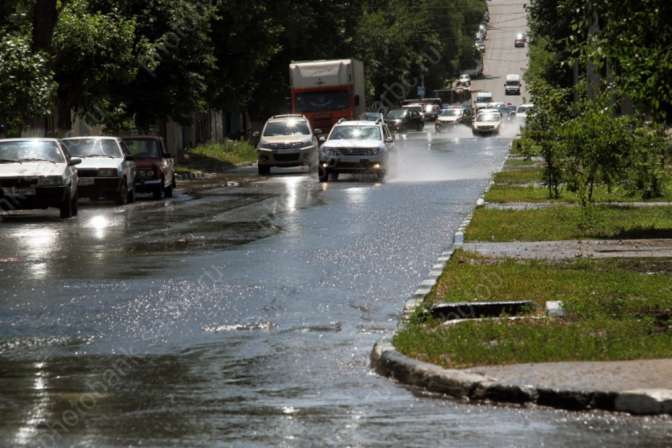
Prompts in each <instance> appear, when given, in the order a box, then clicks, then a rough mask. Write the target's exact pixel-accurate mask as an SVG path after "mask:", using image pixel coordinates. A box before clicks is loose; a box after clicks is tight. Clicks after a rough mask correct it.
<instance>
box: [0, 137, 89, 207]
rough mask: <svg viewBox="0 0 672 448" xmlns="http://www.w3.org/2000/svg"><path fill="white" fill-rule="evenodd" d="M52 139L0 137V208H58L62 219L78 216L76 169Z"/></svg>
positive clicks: (73, 162) (67, 155)
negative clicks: (1, 138) (2, 138)
mask: <svg viewBox="0 0 672 448" xmlns="http://www.w3.org/2000/svg"><path fill="white" fill-rule="evenodd" d="M80 163H82V160H81V159H79V158H74V157H70V154H68V152H67V150H66V149H65V148H64V147H63V146H62V145H61V143H60V142H59V141H58V140H55V139H43V138H38V139H6V140H0V209H2V210H5V211H12V210H30V209H46V208H49V207H55V208H58V209H59V211H60V216H61V218H62V219H67V218H71V217H73V216H77V199H78V196H77V195H78V189H77V170H76V168H75V166H76V165H78V164H80Z"/></svg>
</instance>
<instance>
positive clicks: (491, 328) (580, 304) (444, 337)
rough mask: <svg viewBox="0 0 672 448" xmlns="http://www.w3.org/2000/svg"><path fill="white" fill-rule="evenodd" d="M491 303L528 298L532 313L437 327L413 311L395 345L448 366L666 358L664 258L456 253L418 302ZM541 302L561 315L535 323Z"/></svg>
mask: <svg viewBox="0 0 672 448" xmlns="http://www.w3.org/2000/svg"><path fill="white" fill-rule="evenodd" d="M499 300H531V301H533V302H534V303H536V305H537V306H536V312H534V313H533V314H532V315H531V316H530V318H529V319H523V320H518V321H507V320H502V321H477V322H467V323H464V324H460V325H457V326H450V327H446V326H444V325H442V322H439V321H433V320H426V319H425V318H424V317H423V316H425V314H424V313H423V312H422V311H419V312H418V313H417V314H416V316H415V317H414V319H413V321H412V323H411V324H410V325H408V326H407V327H405V328H404V329H403V330H402V331H401V332H399V334H398V335H397V336H396V338H395V340H394V343H395V345H396V347H397V348H398V349H400V350H401V351H402V352H403V353H405V354H406V355H408V356H413V357H416V358H419V359H422V360H425V361H429V362H434V363H437V364H440V365H442V366H444V367H451V368H462V367H470V366H475V365H497V364H510V363H526V362H555V361H581V360H627V359H638V358H659V357H670V356H672V331H671V328H672V259H658V260H654V261H652V260H629V259H614V260H575V261H568V262H547V261H522V260H515V259H496V258H488V257H482V256H479V255H475V254H471V253H468V252H463V251H458V252H457V253H456V254H455V256H454V257H453V259H452V260H451V262H450V264H449V266H448V268H447V269H446V271H445V272H444V274H443V276H442V277H441V278H440V280H439V282H438V284H437V286H436V287H435V288H434V290H433V291H432V293H431V294H430V295H429V296H428V298H427V302H426V304H425V306H430V305H432V304H436V303H443V302H470V301H499ZM549 300H560V301H563V303H564V309H565V312H566V316H565V318H563V319H542V317H543V310H544V303H545V302H546V301H549Z"/></svg>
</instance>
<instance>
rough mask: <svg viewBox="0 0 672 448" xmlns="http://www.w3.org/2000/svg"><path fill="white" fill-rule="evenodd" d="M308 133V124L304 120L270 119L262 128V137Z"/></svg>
mask: <svg viewBox="0 0 672 448" xmlns="http://www.w3.org/2000/svg"><path fill="white" fill-rule="evenodd" d="M293 135H310V129H309V128H308V124H307V123H306V122H305V121H304V120H287V121H272V122H270V123H268V124H267V125H266V128H265V129H264V137H281V136H293Z"/></svg>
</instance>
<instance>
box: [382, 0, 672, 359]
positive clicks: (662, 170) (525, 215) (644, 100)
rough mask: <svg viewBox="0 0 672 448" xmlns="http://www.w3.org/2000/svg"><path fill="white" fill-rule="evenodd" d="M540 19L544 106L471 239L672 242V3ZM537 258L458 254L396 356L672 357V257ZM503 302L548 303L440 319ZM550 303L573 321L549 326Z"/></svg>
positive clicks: (537, 80)
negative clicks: (438, 313)
mask: <svg viewBox="0 0 672 448" xmlns="http://www.w3.org/2000/svg"><path fill="white" fill-rule="evenodd" d="M528 10H529V15H530V28H531V35H530V50H529V54H530V68H529V71H528V72H527V75H526V78H527V82H528V87H529V89H530V91H531V93H532V96H533V101H534V104H535V107H534V109H533V111H532V112H530V113H529V114H528V118H527V121H526V127H525V128H524V130H523V132H522V136H521V138H520V139H518V140H516V141H515V142H514V143H513V145H512V149H511V155H512V156H514V157H515V158H513V159H509V161H508V162H507V164H506V165H505V167H504V169H503V171H502V172H501V173H499V174H497V175H496V176H495V183H494V185H493V186H492V188H491V189H490V190H489V192H488V193H487V195H486V197H485V199H486V204H485V205H484V206H480V207H478V208H477V209H476V211H475V214H474V217H473V219H472V221H471V224H470V226H469V227H468V229H467V231H466V235H465V237H466V239H467V240H468V241H478V242H479V243H481V244H484V245H487V244H488V243H489V242H514V243H515V242H516V241H561V240H570V239H572V240H573V239H579V240H584V239H644V238H656V239H672V181H671V177H672V158H671V157H672V153H671V148H672V145H671V142H670V138H669V135H670V133H669V130H668V128H669V124H670V121H672V84H671V81H670V80H672V65H671V64H669V61H670V60H672V30H671V29H670V28H669V27H667V28H666V29H665V30H664V31H660V32H659V31H658V30H659V29H658V26H662V24H663V23H667V22H668V21H669V20H672V4H670V3H669V2H666V1H664V0H653V1H651V2H649V3H647V7H646V8H643V7H642V4H641V2H634V1H625V2H620V3H619V7H618V8H613V5H612V4H611V3H610V2H589V3H586V2H584V1H581V0H560V1H546V0H541V1H536V2H532V3H531V4H530V6H529V8H528ZM607 67H608V71H607ZM640 201H643V202H669V204H649V205H647V204H635V203H636V202H640ZM614 202H624V203H627V204H623V205H621V204H613V203H614ZM513 203H520V204H513ZM540 203H544V204H540ZM625 205H628V206H625ZM642 205H647V206H645V207H644V206H642ZM535 255H537V256H538V258H539V260H535V261H530V260H521V259H512V258H503V257H500V258H497V257H484V256H480V255H477V254H474V253H469V252H465V251H462V250H458V251H457V252H456V253H455V254H454V256H453V258H452V259H451V261H450V262H449V264H448V266H447V267H446V269H445V271H444V272H443V275H442V276H441V278H440V279H439V281H438V283H437V285H436V286H435V287H434V289H433V290H432V292H431V293H430V294H429V295H428V296H427V297H426V299H425V302H424V304H423V305H422V306H421V307H419V308H418V309H417V310H416V312H415V314H414V315H413V316H412V318H411V320H410V322H409V323H408V324H407V325H406V326H405V327H404V328H403V329H402V330H401V331H400V332H399V333H398V334H397V335H396V337H395V339H394V344H395V346H396V347H397V348H398V349H399V350H400V351H401V352H403V353H405V354H406V355H408V356H412V357H415V358H418V359H421V360H424V361H428V362H433V363H436V364H439V365H442V366H444V367H450V368H463V367H471V366H478V365H499V364H512V363H528V362H555V361H607V360H633V359H651V358H670V357H672V259H669V258H638V259H619V258H614V259H608V260H597V259H571V260H566V261H557V260H550V259H544V256H543V255H544V254H543V253H539V254H535ZM654 256H655V254H654ZM502 300H512V301H518V300H530V301H532V302H533V303H535V304H536V307H535V310H534V311H533V312H532V313H531V314H529V315H527V316H524V317H522V318H520V319H516V320H510V319H504V318H505V317H506V316H502V317H503V319H489V320H471V321H467V322H464V323H460V324H458V325H447V324H446V323H444V322H442V321H440V320H436V319H434V318H432V317H431V313H429V312H428V309H429V308H430V307H431V306H433V305H436V304H440V303H444V302H473V301H486V302H487V301H502ZM547 301H561V302H562V303H563V309H564V312H565V314H564V316H563V317H547V316H546V315H545V303H546V302H547Z"/></svg>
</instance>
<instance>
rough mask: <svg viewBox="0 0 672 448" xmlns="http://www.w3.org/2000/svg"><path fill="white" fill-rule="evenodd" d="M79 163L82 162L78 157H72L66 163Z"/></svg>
mask: <svg viewBox="0 0 672 448" xmlns="http://www.w3.org/2000/svg"><path fill="white" fill-rule="evenodd" d="M81 163H82V159H80V158H79V157H73V158H72V159H70V161H69V162H68V165H70V166H75V165H80V164H81Z"/></svg>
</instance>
